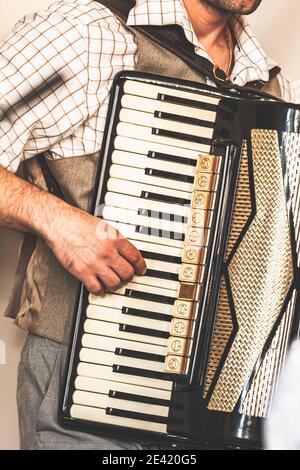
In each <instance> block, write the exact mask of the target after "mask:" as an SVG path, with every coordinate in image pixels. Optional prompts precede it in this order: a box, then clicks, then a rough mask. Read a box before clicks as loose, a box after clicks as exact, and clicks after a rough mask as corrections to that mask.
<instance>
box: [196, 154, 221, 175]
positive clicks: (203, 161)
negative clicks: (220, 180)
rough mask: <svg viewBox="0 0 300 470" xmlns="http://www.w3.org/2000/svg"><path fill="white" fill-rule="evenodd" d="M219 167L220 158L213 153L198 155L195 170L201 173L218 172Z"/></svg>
mask: <svg viewBox="0 0 300 470" xmlns="http://www.w3.org/2000/svg"><path fill="white" fill-rule="evenodd" d="M220 168H221V158H219V157H216V156H214V155H199V157H198V163H197V170H198V171H199V172H203V173H206V172H207V173H219V172H220Z"/></svg>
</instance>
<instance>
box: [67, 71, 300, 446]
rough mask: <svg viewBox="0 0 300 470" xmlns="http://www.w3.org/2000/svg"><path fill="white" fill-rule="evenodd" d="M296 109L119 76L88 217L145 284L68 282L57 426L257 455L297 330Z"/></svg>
mask: <svg viewBox="0 0 300 470" xmlns="http://www.w3.org/2000/svg"><path fill="white" fill-rule="evenodd" d="M299 155H300V107H297V106H296V105H291V104H286V103H283V102H277V101H275V100H272V99H268V98H259V97H258V96H256V95H253V96H250V95H249V94H246V93H244V94H243V93H242V92H241V93H238V92H221V91H219V90H217V89H214V88H210V87H208V86H205V85H199V84H196V83H193V82H184V81H182V82H180V81H178V80H174V79H168V78H164V77H158V76H154V75H147V74H142V73H135V72H122V73H120V74H119V75H118V76H117V77H116V79H115V82H114V86H113V89H112V94H111V101H110V107H109V112H108V119H107V125H106V130H105V135H104V140H103V149H102V159H101V166H102V167H101V168H99V177H98V180H97V187H96V188H95V204H94V214H95V216H97V217H102V218H103V219H104V220H106V221H107V222H108V223H109V224H110V225H112V226H114V227H116V228H118V229H119V231H120V232H121V233H122V234H123V235H124V236H125V237H127V238H128V239H129V240H130V241H131V242H132V243H133V244H134V245H135V246H136V247H137V248H138V249H139V250H140V251H141V252H142V254H143V256H144V258H145V260H146V263H147V267H148V271H147V272H146V274H145V276H143V277H138V276H136V277H135V278H133V280H132V282H130V283H129V284H128V285H126V286H124V287H122V288H121V289H119V290H118V291H117V292H115V293H110V294H106V295H103V296H101V297H97V296H94V295H89V294H88V292H87V291H86V290H85V288H84V287H82V288H81V292H80V296H79V299H78V303H77V311H76V319H75V326H74V334H73V340H72V344H71V346H70V360H69V364H68V370H67V374H66V384H65V388H64V391H63V403H62V407H61V411H60V413H61V419H62V420H63V423H64V424H65V425H67V426H72V427H74V428H75V429H81V430H86V431H89V432H96V433H100V434H101V433H103V434H104V435H108V434H111V435H114V436H116V437H119V438H120V437H121V438H122V437H123V438H124V437H126V439H128V438H132V439H135V440H144V441H148V442H149V441H172V442H191V443H195V444H196V443H202V444H206V443H207V444H208V445H211V446H216V447H218V446H219V447H228V448H256V447H260V446H261V445H262V440H261V428H262V422H263V420H264V419H266V418H267V417H268V413H269V409H270V406H271V403H272V397H273V394H274V390H275V388H276V385H277V382H278V379H279V376H280V373H281V370H282V367H283V365H284V360H285V357H286V353H287V349H288V346H289V344H290V342H291V341H292V340H293V338H296V337H297V334H298V328H299V308H298V305H297V304H298V292H297V291H298V290H299V254H300V230H299V229H300V215H299V207H300V189H299V188H300V185H299V183H300V161H299V160H300V157H299Z"/></svg>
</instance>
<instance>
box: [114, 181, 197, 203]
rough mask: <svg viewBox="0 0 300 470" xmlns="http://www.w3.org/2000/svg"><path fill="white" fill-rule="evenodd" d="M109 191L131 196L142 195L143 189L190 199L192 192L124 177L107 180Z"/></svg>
mask: <svg viewBox="0 0 300 470" xmlns="http://www.w3.org/2000/svg"><path fill="white" fill-rule="evenodd" d="M107 189H108V191H111V192H114V193H121V194H128V195H131V196H137V197H141V194H142V192H143V191H145V192H149V193H155V194H162V195H164V196H171V197H174V198H178V199H179V198H182V199H186V200H188V201H190V200H191V193H190V192H187V191H180V190H178V189H171V188H165V187H160V188H158V187H157V186H153V185H151V184H142V183H139V182H137V181H134V182H133V181H126V180H124V179H122V178H109V179H108V182H107Z"/></svg>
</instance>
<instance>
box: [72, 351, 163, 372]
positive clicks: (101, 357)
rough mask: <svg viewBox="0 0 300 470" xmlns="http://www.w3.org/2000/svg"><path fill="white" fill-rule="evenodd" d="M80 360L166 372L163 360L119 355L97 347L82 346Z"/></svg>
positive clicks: (89, 362)
mask: <svg viewBox="0 0 300 470" xmlns="http://www.w3.org/2000/svg"><path fill="white" fill-rule="evenodd" d="M79 357H80V361H81V362H87V363H88V364H99V365H103V366H111V367H112V366H113V365H119V366H125V367H134V368H136V369H142V370H149V371H154V372H165V365H164V363H163V362H156V361H147V360H145V359H137V358H134V357H125V356H118V355H116V354H115V353H114V352H108V351H97V350H96V349H87V348H82V349H81V351H80V353H79Z"/></svg>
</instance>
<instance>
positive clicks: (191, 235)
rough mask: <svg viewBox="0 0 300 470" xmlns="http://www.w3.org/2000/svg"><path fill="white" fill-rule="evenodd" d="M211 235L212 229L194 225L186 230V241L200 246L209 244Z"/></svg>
mask: <svg viewBox="0 0 300 470" xmlns="http://www.w3.org/2000/svg"><path fill="white" fill-rule="evenodd" d="M209 236H210V230H208V229H204V228H199V227H194V226H192V227H189V228H188V230H187V232H186V236H185V243H186V244H191V245H196V246H198V247H202V246H208V242H209Z"/></svg>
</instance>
